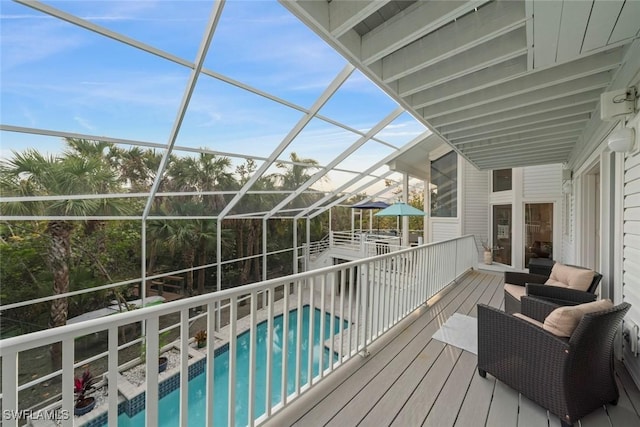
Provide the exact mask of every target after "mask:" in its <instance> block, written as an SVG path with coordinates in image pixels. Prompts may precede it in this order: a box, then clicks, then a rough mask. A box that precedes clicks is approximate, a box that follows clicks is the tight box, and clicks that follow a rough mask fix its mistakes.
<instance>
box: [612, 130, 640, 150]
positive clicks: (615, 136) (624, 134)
mask: <svg viewBox="0 0 640 427" xmlns="http://www.w3.org/2000/svg"><path fill="white" fill-rule="evenodd" d="M635 139H636V135H635V131H634V129H633V128H627V127H625V128H622V129H617V130H614V131H613V132H611V133H610V134H609V136H608V137H607V144H608V145H609V148H610V149H611V150H612V151H615V152H617V153H628V152H630V151H631V150H633V147H634V145H635V142H636V141H635Z"/></svg>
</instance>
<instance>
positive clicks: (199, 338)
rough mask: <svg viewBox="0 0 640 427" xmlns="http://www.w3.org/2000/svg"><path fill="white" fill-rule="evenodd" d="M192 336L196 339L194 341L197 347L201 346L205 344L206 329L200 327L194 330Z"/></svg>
mask: <svg viewBox="0 0 640 427" xmlns="http://www.w3.org/2000/svg"><path fill="white" fill-rule="evenodd" d="M194 338H195V339H196V343H197V344H198V348H202V347H204V346H206V345H207V331H206V330H204V329H200V330H199V331H198V332H196V334H195V336H194Z"/></svg>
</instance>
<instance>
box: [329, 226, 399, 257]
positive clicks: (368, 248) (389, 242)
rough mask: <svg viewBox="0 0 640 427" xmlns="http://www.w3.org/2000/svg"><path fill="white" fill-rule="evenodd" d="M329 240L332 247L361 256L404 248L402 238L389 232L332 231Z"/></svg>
mask: <svg viewBox="0 0 640 427" xmlns="http://www.w3.org/2000/svg"><path fill="white" fill-rule="evenodd" d="M329 241H330V247H331V248H332V249H337V250H340V251H348V252H351V253H353V254H354V255H358V256H359V257H361V258H364V257H370V256H375V255H381V254H386V253H389V252H393V251H396V250H399V249H401V248H402V246H401V245H400V238H399V237H397V236H392V235H388V234H373V233H361V232H351V231H332V232H331V233H330V234H329Z"/></svg>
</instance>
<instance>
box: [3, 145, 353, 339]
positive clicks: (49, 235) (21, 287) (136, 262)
mask: <svg viewBox="0 0 640 427" xmlns="http://www.w3.org/2000/svg"><path fill="white" fill-rule="evenodd" d="M65 143H66V148H65V150H64V152H63V153H59V154H56V155H45V154H43V153H40V152H38V151H37V150H35V149H27V150H25V151H23V152H16V153H13V155H12V156H11V157H10V158H8V159H6V160H3V161H0V195H2V196H60V195H62V196H65V195H82V194H109V193H118V194H124V193H127V192H131V193H145V192H149V191H150V189H151V187H152V185H153V183H154V181H155V178H156V173H157V171H158V168H159V166H160V163H161V160H162V153H161V152H156V151H154V150H151V149H144V148H140V147H133V148H131V149H123V148H120V147H119V146H117V145H114V144H112V143H108V142H103V141H91V140H84V139H76V138H68V139H66V140H65ZM232 167H233V164H232V162H231V159H229V158H227V157H224V156H217V155H213V154H207V153H202V154H198V155H185V156H182V157H178V156H175V155H170V156H169V159H168V163H167V169H166V171H165V175H164V176H163V179H162V180H161V181H160V185H159V188H158V191H159V192H191V193H193V194H187V195H184V196H171V197H156V198H155V199H154V200H153V202H152V206H151V213H152V215H154V216H167V217H175V216H182V217H184V219H166V220H164V219H151V220H149V221H147V222H146V226H147V229H146V230H145V232H146V238H147V242H146V245H147V246H146V260H142V259H141V253H142V250H141V248H142V246H143V242H142V229H141V228H142V223H141V221H139V220H108V221H107V220H105V221H102V220H95V219H92V220H88V221H81V220H78V221H75V220H74V221H70V220H62V221H12V222H3V223H0V283H1V284H2V286H0V304H3V305H4V304H11V303H15V302H20V301H26V300H30V299H36V298H41V297H45V296H50V295H52V294H55V293H58V294H60V293H64V292H67V291H74V290H82V289H91V288H95V287H98V286H102V285H106V284H109V283H114V282H119V281H126V280H131V279H137V278H139V277H140V275H141V265H142V263H143V262H146V264H147V272H152V273H154V272H156V273H157V272H164V271H173V270H179V269H183V268H186V267H193V266H198V265H210V264H213V263H215V262H216V260H217V255H218V254H216V251H217V245H216V241H217V239H218V238H219V239H221V242H222V245H221V252H222V253H221V254H220V256H221V258H222V259H223V260H231V259H235V258H246V259H244V260H242V261H238V262H235V263H228V264H225V265H224V266H223V267H222V274H223V277H224V280H223V283H224V286H225V287H227V286H233V285H237V284H244V283H250V282H252V281H257V280H260V279H261V278H262V271H261V270H262V264H261V259H259V258H257V259H256V258H251V257H252V256H254V255H258V254H259V253H261V252H262V251H264V250H265V248H262V232H263V230H262V221H261V219H249V218H247V219H227V220H225V221H224V222H223V224H222V235H221V236H217V222H216V221H215V220H211V219H199V218H197V217H204V216H211V215H215V214H217V213H219V212H220V211H221V210H222V209H224V208H225V206H226V204H227V203H228V202H229V200H231V198H232V197H233V195H221V194H203V192H215V191H222V190H224V191H229V190H231V191H237V190H239V189H241V188H242V187H243V186H244V185H245V184H246V183H247V182H248V181H249V180H250V179H251V177H252V176H253V174H254V173H255V172H256V171H257V169H258V165H257V163H256V162H255V161H253V160H251V159H248V160H246V161H245V163H243V164H240V165H237V166H236V167H235V170H232ZM276 169H277V170H278V173H276V174H272V175H266V176H263V177H261V178H260V179H258V180H257V181H256V182H255V183H254V185H253V187H252V190H256V191H264V193H254V194H247V195H245V197H243V198H242V199H241V203H240V204H238V205H237V206H236V207H234V211H232V213H248V212H264V211H265V210H270V209H272V208H273V207H275V206H277V205H278V204H279V203H280V202H281V201H282V200H283V199H284V197H286V195H283V194H274V193H272V191H274V190H282V189H284V190H295V189H298V188H299V187H300V186H301V185H304V184H305V183H306V182H308V181H309V179H310V178H311V177H312V176H313V175H314V174H315V173H316V172H317V170H318V162H317V161H315V160H313V159H307V158H302V157H299V156H298V155H297V154H296V153H291V154H290V161H287V162H278V163H277V164H276ZM321 197H323V194H322V193H317V192H314V191H313V190H311V189H310V188H309V189H307V190H306V191H304V192H303V193H302V194H301V195H299V196H298V197H296V198H295V199H294V200H292V201H291V202H290V203H288V205H287V206H286V208H289V209H290V208H292V207H304V206H308V205H309V204H310V203H313V202H314V201H316V200H318V199H319V198H321ZM145 203H146V200H145V199H144V198H136V197H132V198H125V197H122V198H113V197H110V198H104V199H100V198H84V199H83V198H75V197H73V198H64V197H63V198H59V200H55V201H47V202H40V201H33V202H11V203H4V202H3V203H0V214H2V215H17V216H19V215H70V216H79V217H87V216H121V215H140V214H141V213H142V212H143V209H144V207H145ZM348 215H349V213H348V212H345V215H344V219H343V218H342V215H340V214H338V215H337V216H335V217H334V218H337V219H338V221H339V222H341V223H342V222H344V224H343V225H344V226H345V227H346V228H348V227H349V226H350V221H349V218H350V217H349V216H348ZM343 220H344V221H343ZM334 221H335V219H334ZM291 224H292V222H291V220H290V219H286V220H279V219H276V218H272V219H271V220H270V221H268V223H267V227H268V229H267V235H268V241H267V248H266V250H267V251H276V250H281V249H284V248H291V246H292V239H293V230H292V227H291ZM298 227H299V229H298V237H299V241H298V244H303V243H305V241H306V237H305V234H306V230H305V229H306V224H305V221H298ZM337 228H339V227H335V226H334V229H337ZM328 229H329V227H328V215H327V214H323V215H320V216H318V217H316V218H314V219H313V220H312V221H311V239H312V240H318V239H320V238H322V237H323V236H324V235H326V234H327V232H328ZM268 264H269V269H270V271H268V272H267V275H268V276H269V277H274V276H278V275H284V274H290V273H291V272H292V270H293V267H292V255H291V252H282V253H278V254H275V255H273V256H270V257H269V260H268ZM54 273H57V274H54ZM216 274H217V271H216V268H215V267H213V268H212V267H209V268H207V269H202V270H201V271H196V272H194V273H193V274H185V278H186V284H187V286H188V288H189V290H191V291H192V290H194V289H195V288H196V285H197V289H198V292H204V289H205V287H208V288H209V289H210V288H211V287H213V286H214V285H215V284H216V283H217V280H216V279H217V278H216V277H215V275H216ZM134 289H135V286H128V287H126V291H125V290H118V293H119V294H120V295H123V296H124V297H125V298H127V297H132V296H133V291H134ZM127 294H128V295H127ZM116 296H117V295H116V294H115V293H114V290H102V291H96V292H91V293H87V294H81V295H77V296H74V297H69V298H68V299H67V300H68V306H67V305H66V304H64V305H63V306H61V305H58V307H57V310H58V314H59V313H60V312H63V313H64V314H66V316H64V317H57V318H58V319H64V318H65V317H66V318H72V317H75V316H77V315H80V314H83V313H85V312H88V311H91V310H96V309H99V308H103V307H106V306H109V305H112V304H113V301H114V300H115V299H116ZM118 296H119V295H118ZM50 307H51V310H49V308H50ZM2 315H3V322H14V323H16V324H20V325H31V326H29V328H30V329H29V330H33V329H43V328H46V327H47V325H48V323H49V319H50V318H53V317H54V309H53V304H52V303H42V304H35V305H31V306H28V307H24V308H17V309H12V310H8V311H4V312H3V314H2ZM5 325H6V323H5ZM24 331H26V329H25V330H24ZM24 331H23V332H24Z"/></svg>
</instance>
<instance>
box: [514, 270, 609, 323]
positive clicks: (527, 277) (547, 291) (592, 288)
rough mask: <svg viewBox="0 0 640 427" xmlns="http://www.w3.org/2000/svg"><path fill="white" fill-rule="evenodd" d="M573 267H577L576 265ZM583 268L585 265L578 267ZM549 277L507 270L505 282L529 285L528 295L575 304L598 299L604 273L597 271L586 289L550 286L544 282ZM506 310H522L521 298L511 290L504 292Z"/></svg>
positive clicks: (517, 311) (516, 311)
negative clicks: (598, 290) (511, 292)
mask: <svg viewBox="0 0 640 427" xmlns="http://www.w3.org/2000/svg"><path fill="white" fill-rule="evenodd" d="M571 267H577V266H575V265H573V266H571ZM577 268H583V267H577ZM548 279H549V276H545V275H541V274H531V273H519V272H515V271H505V273H504V283H505V284H506V283H510V284H512V285H519V286H527V285H531V286H528V287H527V295H529V296H537V297H539V298H542V299H546V300H548V301H551V302H554V303H556V304H557V305H575V304H582V303H585V302H591V301H595V300H596V295H595V292H596V289H598V285H599V284H600V280H602V274H600V273H598V272H595V274H594V275H593V280H592V281H591V284H590V285H589V288H588V289H587V290H586V292H584V291H578V290H575V289H569V288H562V287H559V286H548V285H544V283H545V282H546V281H547V280H548ZM504 311H506V312H507V313H519V312H520V300H519V299H518V298H515V297H514V296H513V295H511V294H510V293H509V292H507V291H505V292H504Z"/></svg>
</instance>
